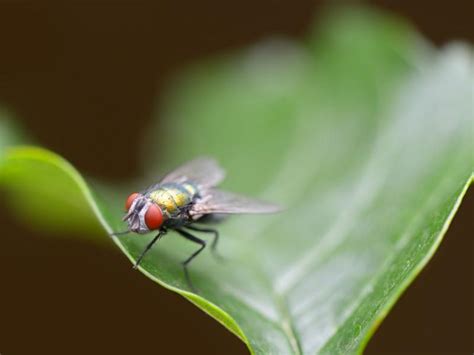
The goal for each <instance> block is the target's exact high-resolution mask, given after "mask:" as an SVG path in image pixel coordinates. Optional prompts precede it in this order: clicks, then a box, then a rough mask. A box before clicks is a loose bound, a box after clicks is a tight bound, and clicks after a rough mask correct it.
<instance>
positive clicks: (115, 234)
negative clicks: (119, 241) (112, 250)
mask: <svg viewBox="0 0 474 355" xmlns="http://www.w3.org/2000/svg"><path fill="white" fill-rule="evenodd" d="M129 233H131V231H129V230H126V231H123V232H114V233H110V234H109V237H118V236H121V235H125V234H129Z"/></svg>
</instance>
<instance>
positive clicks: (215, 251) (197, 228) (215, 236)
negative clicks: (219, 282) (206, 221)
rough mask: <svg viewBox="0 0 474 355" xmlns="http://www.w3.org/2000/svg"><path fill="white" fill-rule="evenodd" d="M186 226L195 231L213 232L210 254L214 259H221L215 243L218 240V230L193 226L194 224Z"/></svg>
mask: <svg viewBox="0 0 474 355" xmlns="http://www.w3.org/2000/svg"><path fill="white" fill-rule="evenodd" d="M186 228H187V229H191V230H193V231H196V232H202V233H209V234H213V235H214V238H213V239H212V244H211V251H212V255H214V257H215V258H216V259H218V260H220V261H222V260H223V257H222V256H221V255H220V254H219V253H218V252H217V249H216V248H217V243H218V242H219V232H218V231H217V230H216V229H212V228H202V227H197V226H194V225H189V226H186Z"/></svg>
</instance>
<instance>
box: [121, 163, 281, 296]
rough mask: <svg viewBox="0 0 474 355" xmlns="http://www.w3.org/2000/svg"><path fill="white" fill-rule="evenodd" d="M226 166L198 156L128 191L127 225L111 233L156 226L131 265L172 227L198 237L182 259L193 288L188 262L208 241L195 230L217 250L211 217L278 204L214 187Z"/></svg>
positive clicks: (262, 209) (260, 210)
mask: <svg viewBox="0 0 474 355" xmlns="http://www.w3.org/2000/svg"><path fill="white" fill-rule="evenodd" d="M224 177H225V172H224V170H223V169H222V168H221V167H220V166H219V165H218V164H217V162H216V161H215V160H214V159H211V158H205V157H201V158H197V159H195V160H192V161H190V162H188V163H186V164H184V165H182V166H180V167H178V168H177V169H175V170H174V171H172V172H171V173H169V174H168V175H166V176H165V177H164V178H163V179H161V181H160V182H159V183H157V184H154V185H152V186H150V187H148V188H147V189H145V190H143V191H141V192H134V193H132V194H131V195H130V196H128V198H127V200H126V203H125V208H126V211H127V212H126V214H125V216H124V217H123V220H124V221H126V222H127V223H128V230H127V231H125V232H121V233H115V234H114V235H119V234H126V233H129V232H134V233H137V234H145V233H149V232H152V231H157V232H158V233H157V234H156V236H155V237H154V238H153V239H152V240H151V241H150V242H149V243H148V245H147V246H146V247H145V249H144V250H143V251H142V253H141V254H140V255H139V257H138V259H137V260H136V262H135V265H134V268H137V267H138V265H140V262H141V261H142V259H143V258H144V256H145V255H146V253H147V252H148V251H149V250H150V249H151V248H152V247H153V245H154V244H155V243H156V242H157V241H158V240H159V239H160V238H161V237H163V236H164V235H165V234H166V233H167V232H168V231H170V230H174V231H176V232H177V233H178V234H179V235H180V236H182V237H183V238H185V239H187V240H189V241H191V242H193V243H196V244H198V245H199V248H198V249H197V250H196V251H195V252H194V253H192V254H191V255H190V256H189V257H188V258H187V259H185V260H184V261H183V262H182V265H183V270H184V275H185V277H186V281H187V283H188V285H189V287H190V288H191V289H192V290H195V288H194V287H193V284H192V282H191V279H190V277H189V272H188V265H189V263H190V262H191V261H192V260H193V259H194V258H195V257H196V256H198V255H199V253H201V252H202V251H203V250H204V248H205V247H206V241H205V240H203V239H201V238H198V237H197V236H196V235H195V233H196V232H199V233H208V234H212V235H213V240H212V244H211V248H212V251H215V249H216V246H217V242H218V239H219V232H218V231H217V230H216V229H214V228H210V227H209V221H212V220H213V219H215V218H213V217H217V216H220V215H226V214H246V213H273V212H277V211H278V210H279V209H280V208H279V206H277V205H275V204H271V203H267V202H263V201H259V200H256V199H252V198H248V197H244V196H240V195H236V194H234V193H230V192H227V191H222V190H218V189H216V188H215V187H216V186H217V185H218V184H219V183H220V182H221V181H222V180H223V179H224Z"/></svg>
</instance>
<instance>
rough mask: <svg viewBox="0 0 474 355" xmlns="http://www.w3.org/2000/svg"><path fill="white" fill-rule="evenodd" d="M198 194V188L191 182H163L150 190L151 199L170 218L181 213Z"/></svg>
mask: <svg viewBox="0 0 474 355" xmlns="http://www.w3.org/2000/svg"><path fill="white" fill-rule="evenodd" d="M197 196H198V189H197V187H195V186H194V185H193V184H192V183H191V182H185V183H182V184H177V183H168V184H163V185H161V186H160V187H158V188H157V189H156V190H154V191H152V192H150V199H151V200H152V201H153V202H155V203H156V204H157V205H158V206H159V207H160V208H161V210H162V211H163V213H164V214H166V215H167V216H168V218H170V217H173V216H176V215H177V214H179V213H180V211H182V209H183V208H185V207H186V206H187V205H189V204H191V203H192V202H193V200H194V199H195V198H196V197H197Z"/></svg>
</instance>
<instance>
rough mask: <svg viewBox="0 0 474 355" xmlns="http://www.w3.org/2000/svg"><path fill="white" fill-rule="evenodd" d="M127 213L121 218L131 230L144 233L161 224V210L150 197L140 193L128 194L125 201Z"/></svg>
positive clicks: (159, 226)
mask: <svg viewBox="0 0 474 355" xmlns="http://www.w3.org/2000/svg"><path fill="white" fill-rule="evenodd" d="M125 208H126V210H127V214H126V215H125V216H124V217H123V220H124V221H126V222H127V223H128V229H129V230H130V231H131V232H134V233H139V234H144V233H148V232H150V231H152V230H156V229H160V228H161V225H162V224H163V212H162V211H161V209H160V207H159V206H157V205H156V204H155V203H154V202H153V201H152V200H151V199H150V198H148V197H147V196H145V195H143V194H140V193H137V192H135V193H133V194H131V195H130V196H128V198H127V201H126V203H125Z"/></svg>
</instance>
